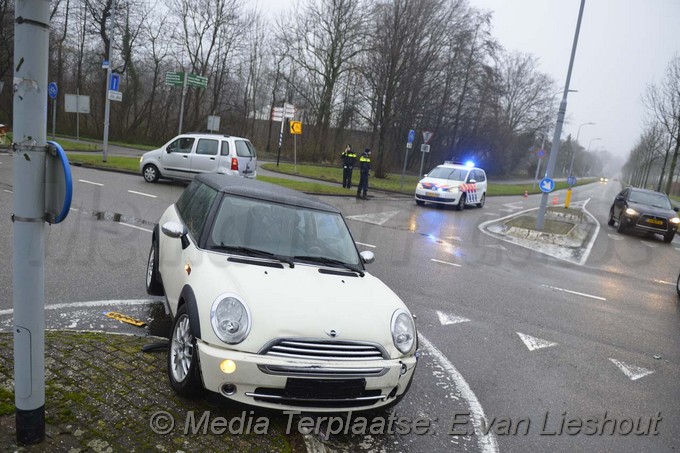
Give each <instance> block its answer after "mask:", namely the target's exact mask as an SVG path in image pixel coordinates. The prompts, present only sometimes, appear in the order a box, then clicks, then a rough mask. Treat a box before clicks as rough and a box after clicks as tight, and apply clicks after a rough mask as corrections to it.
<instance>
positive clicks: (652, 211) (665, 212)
mask: <svg viewBox="0 0 680 453" xmlns="http://www.w3.org/2000/svg"><path fill="white" fill-rule="evenodd" d="M628 207H629V208H631V209H635V210H636V211H637V212H639V213H640V214H647V215H653V216H656V217H664V218H667V219H672V218H673V217H677V216H678V213H677V212H675V211H673V210H672V209H665V208H657V207H654V206H650V205H647V204H640V203H635V202H632V201H629V202H628Z"/></svg>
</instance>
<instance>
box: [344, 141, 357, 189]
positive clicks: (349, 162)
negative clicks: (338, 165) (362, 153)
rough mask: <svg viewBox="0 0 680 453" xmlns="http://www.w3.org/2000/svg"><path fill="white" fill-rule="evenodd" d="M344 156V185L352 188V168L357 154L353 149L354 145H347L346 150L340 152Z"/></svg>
mask: <svg viewBox="0 0 680 453" xmlns="http://www.w3.org/2000/svg"><path fill="white" fill-rule="evenodd" d="M340 157H341V158H342V187H345V188H347V189H351V188H352V169H353V168H354V161H355V160H356V158H357V155H356V153H355V152H354V151H352V146H351V145H347V147H346V148H345V150H344V151H343V152H342V154H340Z"/></svg>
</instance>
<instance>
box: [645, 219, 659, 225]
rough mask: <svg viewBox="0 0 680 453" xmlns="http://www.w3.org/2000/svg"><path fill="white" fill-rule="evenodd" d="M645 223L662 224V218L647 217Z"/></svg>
mask: <svg viewBox="0 0 680 453" xmlns="http://www.w3.org/2000/svg"><path fill="white" fill-rule="evenodd" d="M647 223H653V224H654V225H663V221H662V220H656V219H647Z"/></svg>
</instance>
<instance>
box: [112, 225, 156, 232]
mask: <svg viewBox="0 0 680 453" xmlns="http://www.w3.org/2000/svg"><path fill="white" fill-rule="evenodd" d="M118 223H120V224H121V225H125V226H126V227H130V228H134V229H136V230H142V231H146V232H148V233H153V231H152V230H148V229H146V228H142V227H138V226H137V225H130V224H129V223H125V222H118Z"/></svg>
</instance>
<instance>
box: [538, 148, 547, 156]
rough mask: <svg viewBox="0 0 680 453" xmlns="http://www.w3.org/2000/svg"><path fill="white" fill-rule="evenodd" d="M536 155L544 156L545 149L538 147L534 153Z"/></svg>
mask: <svg viewBox="0 0 680 453" xmlns="http://www.w3.org/2000/svg"><path fill="white" fill-rule="evenodd" d="M536 155H537V156H538V157H543V156H545V150H544V149H539V150H538V152H537V153H536Z"/></svg>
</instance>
